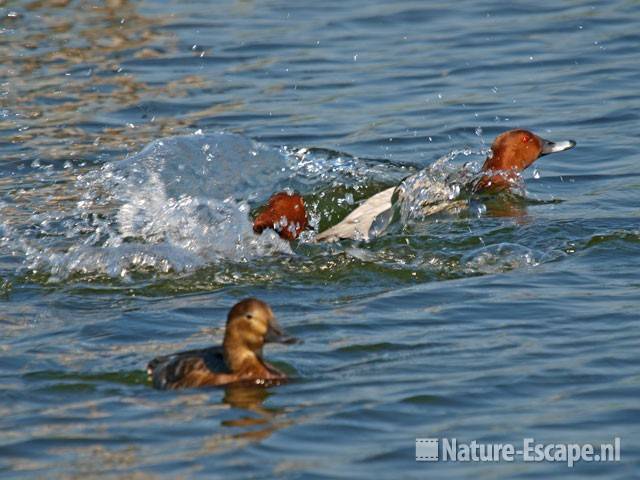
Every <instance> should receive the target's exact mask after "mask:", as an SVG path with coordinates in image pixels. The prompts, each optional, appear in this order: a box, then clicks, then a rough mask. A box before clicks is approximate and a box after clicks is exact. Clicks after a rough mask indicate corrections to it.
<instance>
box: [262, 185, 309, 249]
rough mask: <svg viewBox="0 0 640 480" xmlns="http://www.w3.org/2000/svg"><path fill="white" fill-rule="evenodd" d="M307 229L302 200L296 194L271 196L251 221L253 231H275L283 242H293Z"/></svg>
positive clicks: (307, 222)
mask: <svg viewBox="0 0 640 480" xmlns="http://www.w3.org/2000/svg"><path fill="white" fill-rule="evenodd" d="M308 227H309V221H308V219H307V212H306V209H305V206H304V200H303V199H302V197H301V196H300V195H298V194H297V193H292V194H290V193H287V192H278V193H276V194H274V195H272V196H271V198H270V199H269V201H268V202H267V204H266V205H264V206H263V207H262V208H261V211H260V213H259V214H258V216H257V217H256V218H255V220H254V221H253V231H254V232H256V233H262V232H263V231H264V230H265V229H267V228H271V229H273V230H275V231H276V232H277V233H278V235H280V237H281V238H284V239H285V240H295V239H296V238H298V236H299V235H300V233H302V231H303V230H305V229H307V228H308Z"/></svg>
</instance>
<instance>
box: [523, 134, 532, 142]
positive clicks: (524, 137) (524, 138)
mask: <svg viewBox="0 0 640 480" xmlns="http://www.w3.org/2000/svg"><path fill="white" fill-rule="evenodd" d="M529 140H531V137H530V136H529V135H523V136H522V143H527V142H528V141H529Z"/></svg>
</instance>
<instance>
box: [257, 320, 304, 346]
mask: <svg viewBox="0 0 640 480" xmlns="http://www.w3.org/2000/svg"><path fill="white" fill-rule="evenodd" d="M264 341H265V342H269V343H286V344H291V343H302V341H301V340H298V339H297V338H296V337H294V336H293V335H289V334H288V333H287V332H285V331H284V330H283V329H282V327H281V326H280V325H278V324H277V323H275V322H273V323H272V324H271V325H269V329H268V330H267V334H266V335H265V337H264Z"/></svg>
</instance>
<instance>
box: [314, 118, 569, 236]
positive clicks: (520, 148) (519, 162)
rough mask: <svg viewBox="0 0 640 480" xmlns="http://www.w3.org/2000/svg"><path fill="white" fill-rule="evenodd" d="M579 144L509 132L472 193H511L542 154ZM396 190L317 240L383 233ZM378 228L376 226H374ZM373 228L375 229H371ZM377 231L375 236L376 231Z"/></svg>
mask: <svg viewBox="0 0 640 480" xmlns="http://www.w3.org/2000/svg"><path fill="white" fill-rule="evenodd" d="M575 145H576V142H574V141H573V140H567V141H562V142H550V141H548V140H545V139H543V138H540V137H539V136H537V135H535V134H534V133H532V132H529V131H527V130H510V131H508V132H505V133H503V134H501V135H499V136H498V137H497V138H496V139H495V141H494V142H493V144H492V145H491V151H492V155H491V156H490V157H489V158H487V159H486V161H485V162H484V165H483V166H482V172H484V173H485V174H484V175H483V176H482V177H481V178H480V179H479V180H477V181H476V182H475V183H474V185H471V191H472V192H473V193H489V194H491V193H498V192H500V191H504V190H508V189H509V188H510V187H511V186H512V185H513V183H514V180H516V179H517V177H518V175H519V173H520V172H522V171H523V170H525V169H526V168H527V167H529V166H530V165H531V164H532V163H533V162H535V161H536V160H537V159H538V158H540V157H541V156H543V155H547V154H549V153H555V152H562V151H564V150H568V149H570V148H573V147H574V146H575ZM396 191H397V187H391V188H388V189H386V190H383V191H382V192H379V193H377V194H375V195H373V196H372V197H370V198H369V199H367V200H365V202H364V203H362V204H361V205H360V206H359V207H358V208H356V209H355V210H354V211H352V212H351V213H350V214H349V215H347V216H346V217H345V218H344V219H343V220H342V221H341V222H340V223H338V224H337V225H334V226H333V227H331V228H329V229H327V230H325V231H323V232H320V233H319V234H318V235H317V236H316V240H317V241H329V242H331V241H337V240H341V239H361V240H365V241H366V240H370V239H371V237H372V236H373V235H375V234H379V232H381V231H383V230H384V228H386V227H382V228H381V227H380V225H379V224H380V223H381V224H385V225H386V223H385V222H384V221H383V222H380V219H386V222H387V223H388V221H389V220H390V218H391V215H390V211H391V208H392V199H393V197H394V194H395V193H396ZM446 207H447V205H446V204H442V205H435V206H430V209H431V212H432V213H435V212H439V211H442V210H444V209H446ZM374 225H375V227H374ZM372 227H374V228H373V229H372ZM374 231H375V232H376V233H375V234H374V233H373V232H374Z"/></svg>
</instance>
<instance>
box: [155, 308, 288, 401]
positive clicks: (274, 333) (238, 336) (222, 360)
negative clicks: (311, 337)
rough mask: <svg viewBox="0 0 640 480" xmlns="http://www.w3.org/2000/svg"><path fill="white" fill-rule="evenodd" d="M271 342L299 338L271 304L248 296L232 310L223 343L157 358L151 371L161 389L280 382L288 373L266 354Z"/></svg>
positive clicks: (228, 317)
mask: <svg viewBox="0 0 640 480" xmlns="http://www.w3.org/2000/svg"><path fill="white" fill-rule="evenodd" d="M267 342H278V343H295V342H297V340H296V338H294V337H292V336H290V335H288V334H286V333H285V332H284V331H283V330H282V328H281V327H280V325H278V322H277V321H276V318H275V316H274V315H273V312H272V311H271V308H270V307H269V305H267V304H266V303H265V302H263V301H261V300H258V299H256V298H247V299H245V300H242V301H241V302H239V303H237V304H236V305H234V306H233V308H232V309H231V310H230V311H229V315H228V316H227V325H226V329H225V332H224V340H223V343H222V346H215V347H209V348H203V349H200V350H189V351H185V352H178V353H173V354H171V355H166V356H162V357H157V358H154V359H153V360H151V361H150V362H149V364H148V365H147V373H148V374H149V376H150V377H151V380H152V382H153V386H154V387H155V388H159V389H178V388H193V387H214V386H220V385H227V384H230V383H235V382H243V381H250V382H253V383H259V384H262V383H280V382H282V381H285V380H286V379H287V375H286V374H285V373H284V372H281V371H280V370H278V369H277V368H276V367H274V366H273V365H270V364H269V363H267V362H266V361H265V360H264V359H263V357H262V347H263V345H264V344H265V343H267Z"/></svg>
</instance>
